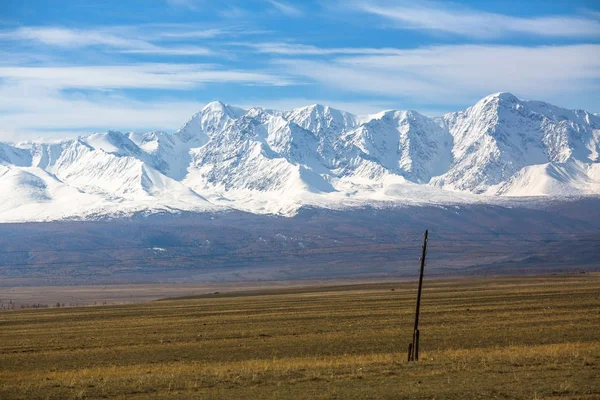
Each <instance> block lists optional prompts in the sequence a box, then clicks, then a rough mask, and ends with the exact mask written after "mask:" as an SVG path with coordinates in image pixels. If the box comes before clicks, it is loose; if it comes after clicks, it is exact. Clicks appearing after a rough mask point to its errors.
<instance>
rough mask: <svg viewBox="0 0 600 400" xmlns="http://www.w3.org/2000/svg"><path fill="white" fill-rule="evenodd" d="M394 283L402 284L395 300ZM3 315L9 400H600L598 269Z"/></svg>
mask: <svg viewBox="0 0 600 400" xmlns="http://www.w3.org/2000/svg"><path fill="white" fill-rule="evenodd" d="M392 288H394V290H393V291H392ZM415 295H416V284H415V283H414V282H408V283H406V282H405V283H398V284H391V283H385V284H365V285H354V286H345V287H341V286H340V287H329V288H306V289H302V290H299V289H283V290H281V291H262V292H240V293H235V294H219V295H210V296H199V297H197V298H186V299H178V300H167V301H156V302H151V303H145V304H137V305H126V306H107V307H80V308H65V309H62V308H57V309H42V310H17V311H5V312H2V313H0V398H1V399H37V398H40V399H78V398H119V399H126V398H152V399H156V398H178V399H179V398H181V399H187V398H190V399H287V398H291V399H352V398H355V399H402V398H410V399H420V398H423V399H425V398H426V399H431V398H435V399H446V398H450V399H475V398H480V399H493V398H501V399H600V275H595V274H582V275H562V276H561V275H558V276H546V277H519V278H486V279H469V280H466V279H465V280H446V281H426V282H425V285H424V293H423V301H422V314H421V351H422V352H421V361H419V362H416V363H407V362H406V349H407V345H408V343H409V341H410V339H411V329H412V321H413V318H414V316H413V313H414V303H415Z"/></svg>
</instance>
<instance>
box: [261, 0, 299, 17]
mask: <svg viewBox="0 0 600 400" xmlns="http://www.w3.org/2000/svg"><path fill="white" fill-rule="evenodd" d="M267 2H268V3H269V4H271V6H273V8H275V9H276V10H277V11H278V12H280V13H282V14H284V15H287V16H288V17H301V16H303V15H304V11H302V10H301V9H300V8H298V7H296V6H292V5H291V4H289V3H284V2H282V1H276V0H267Z"/></svg>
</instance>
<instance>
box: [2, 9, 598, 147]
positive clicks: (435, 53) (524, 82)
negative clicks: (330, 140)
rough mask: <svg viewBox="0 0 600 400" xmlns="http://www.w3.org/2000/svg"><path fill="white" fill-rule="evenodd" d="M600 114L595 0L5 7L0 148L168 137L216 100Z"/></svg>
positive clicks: (357, 108)
mask: <svg viewBox="0 0 600 400" xmlns="http://www.w3.org/2000/svg"><path fill="white" fill-rule="evenodd" d="M499 91H509V92H512V93H514V94H515V95H517V96H518V97H520V98H524V99H536V100H544V101H548V102H551V103H553V104H556V105H559V106H563V107H568V108H583V109H586V110H588V111H591V112H600V2H598V1H596V0H587V1H577V0H569V1H560V0H554V1H537V0H530V1H523V0H519V1H515V0H504V1H489V0H488V1H485V0H483V1H463V2H439V1H403V0H397V1H387V0H346V1H337V0H329V1H326V0H314V1H295V2H292V1H282V0H281V1H280V0H245V1H226V0H221V1H215V0H143V1H142V0H138V1H127V0H119V1H114V0H105V1H102V2H85V1H79V0H62V1H60V2H49V1H47V0H4V1H2V2H0V140H11V141H18V140H29V139H34V138H38V137H48V138H62V137H67V136H75V135H79V134H85V133H87V132H91V131H102V130H107V129H115V130H122V131H128V130H138V131H140V130H149V129H160V130H166V131H174V130H176V129H177V128H178V127H179V126H181V125H182V124H183V123H184V122H185V121H186V120H187V119H188V118H189V117H190V116H191V115H192V114H193V113H195V112H196V111H198V109H200V108H201V107H202V105H203V104H205V103H207V102H209V101H212V100H222V101H224V102H227V103H230V104H234V105H239V106H242V107H243V106H254V105H258V106H263V107H270V108H277V109H289V108H293V107H298V106H303V105H308V104H313V103H323V104H327V105H331V106H334V107H337V108H341V109H344V110H347V111H351V112H354V113H357V114H367V113H372V112H375V111H379V110H383V109H414V110H417V111H420V112H422V113H424V114H426V115H439V114H442V113H444V112H447V111H455V110H458V109H461V108H464V107H467V106H469V105H472V104H473V103H474V102H476V101H477V100H478V99H480V98H481V97H484V96H486V95H488V94H490V93H494V92H499Z"/></svg>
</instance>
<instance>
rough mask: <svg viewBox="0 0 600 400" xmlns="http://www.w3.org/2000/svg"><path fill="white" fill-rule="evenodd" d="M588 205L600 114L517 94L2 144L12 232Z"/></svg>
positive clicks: (4, 197)
mask: <svg viewBox="0 0 600 400" xmlns="http://www.w3.org/2000/svg"><path fill="white" fill-rule="evenodd" d="M587 195H591V196H597V195H600V117H599V116H598V115H595V114H592V113H589V112H587V111H583V110H568V109H564V108H560V107H557V106H554V105H551V104H548V103H545V102H541V101H533V100H520V99H518V98H517V97H516V96H514V95H512V94H510V93H507V92H500V93H495V94H492V95H489V96H486V97H484V98H483V99H481V100H480V101H478V102H477V103H476V104H474V105H473V106H471V107H468V108H466V109H463V110H460V111H457V112H453V113H447V114H445V115H443V116H440V117H435V118H430V117H427V116H424V115H422V114H420V113H418V112H417V111H412V110H406V111H404V110H386V111H382V112H380V113H377V114H372V115H370V116H362V117H361V116H356V115H353V114H351V113H348V112H345V111H342V110H337V109H335V108H332V107H329V106H326V105H320V104H313V105H309V106H305V107H300V108H296V109H292V110H288V111H278V110H269V109H264V108H260V107H254V108H250V109H242V108H239V107H235V106H231V105H228V104H225V103H222V102H219V101H214V102H210V103H208V104H207V105H205V106H204V107H203V108H202V109H201V110H200V111H199V112H198V113H196V114H194V115H193V116H192V117H191V118H190V119H189V120H188V121H187V122H186V123H185V124H184V125H183V126H182V127H181V128H180V129H178V130H177V131H176V132H174V133H172V134H170V133H165V132H160V131H155V132H143V133H140V132H129V133H121V132H117V131H108V132H104V133H93V134H91V135H87V136H80V137H78V138H76V139H72V140H63V141H59V142H54V143H44V142H23V143H18V144H9V143H2V142H0V203H2V204H3V205H2V206H0V221H4V222H8V221H34V220H35V221H37V220H56V219H64V218H67V219H68V218H75V219H77V218H80V219H86V218H90V216H92V215H94V216H96V215H128V214H132V213H137V212H150V213H152V212H165V211H166V212H178V211H193V212H214V211H218V210H227V209H238V210H242V211H248V212H251V213H260V214H263V213H268V214H269V213H272V214H282V215H294V214H295V213H296V212H297V211H298V210H299V209H300V208H302V207H304V206H315V207H325V208H346V207H354V206H363V205H365V204H368V205H374V206H381V207H386V206H390V205H400V206H407V205H419V204H454V203H461V204H463V203H490V204H509V203H511V202H514V201H517V199H516V198H518V197H530V196H543V197H549V198H554V197H565V196H587ZM19 199H20V200H19Z"/></svg>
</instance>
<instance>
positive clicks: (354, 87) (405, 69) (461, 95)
mask: <svg viewBox="0 0 600 400" xmlns="http://www.w3.org/2000/svg"><path fill="white" fill-rule="evenodd" d="M596 54H600V45H593V44H590V45H565V46H540V47H521V46H484V45H453V46H433V47H425V48H419V49H405V50H400V49H399V50H397V53H396V54H394V55H360V56H352V57H338V58H334V59H328V60H318V59H317V60H309V59H303V60H299V59H296V58H293V59H292V58H282V59H278V60H276V61H274V62H275V63H276V64H277V65H279V66H280V67H281V68H283V70H284V71H285V72H286V73H287V74H292V75H294V76H298V77H302V78H303V79H311V80H312V81H313V82H316V83H318V84H319V85H324V86H327V87H330V88H333V89H335V90H342V91H348V92H355V93H369V94H371V95H380V96H388V97H395V98H404V99H412V100H416V101H422V102H428V103H430V104H432V103H433V104H435V102H436V101H439V100H442V101H440V103H443V102H448V100H449V99H450V101H455V102H456V103H460V102H466V101H473V100H476V99H477V98H479V97H481V96H483V95H486V94H489V93H493V92H498V91H513V92H515V93H526V94H527V96H530V97H533V98H539V99H546V100H551V99H553V98H560V97H561V96H562V95H571V96H574V95H578V96H581V97H583V96H585V95H586V94H587V95H590V94H591V93H596V92H597V91H598V90H600V58H598V57H597V56H596ZM549 66H551V67H549Z"/></svg>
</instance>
